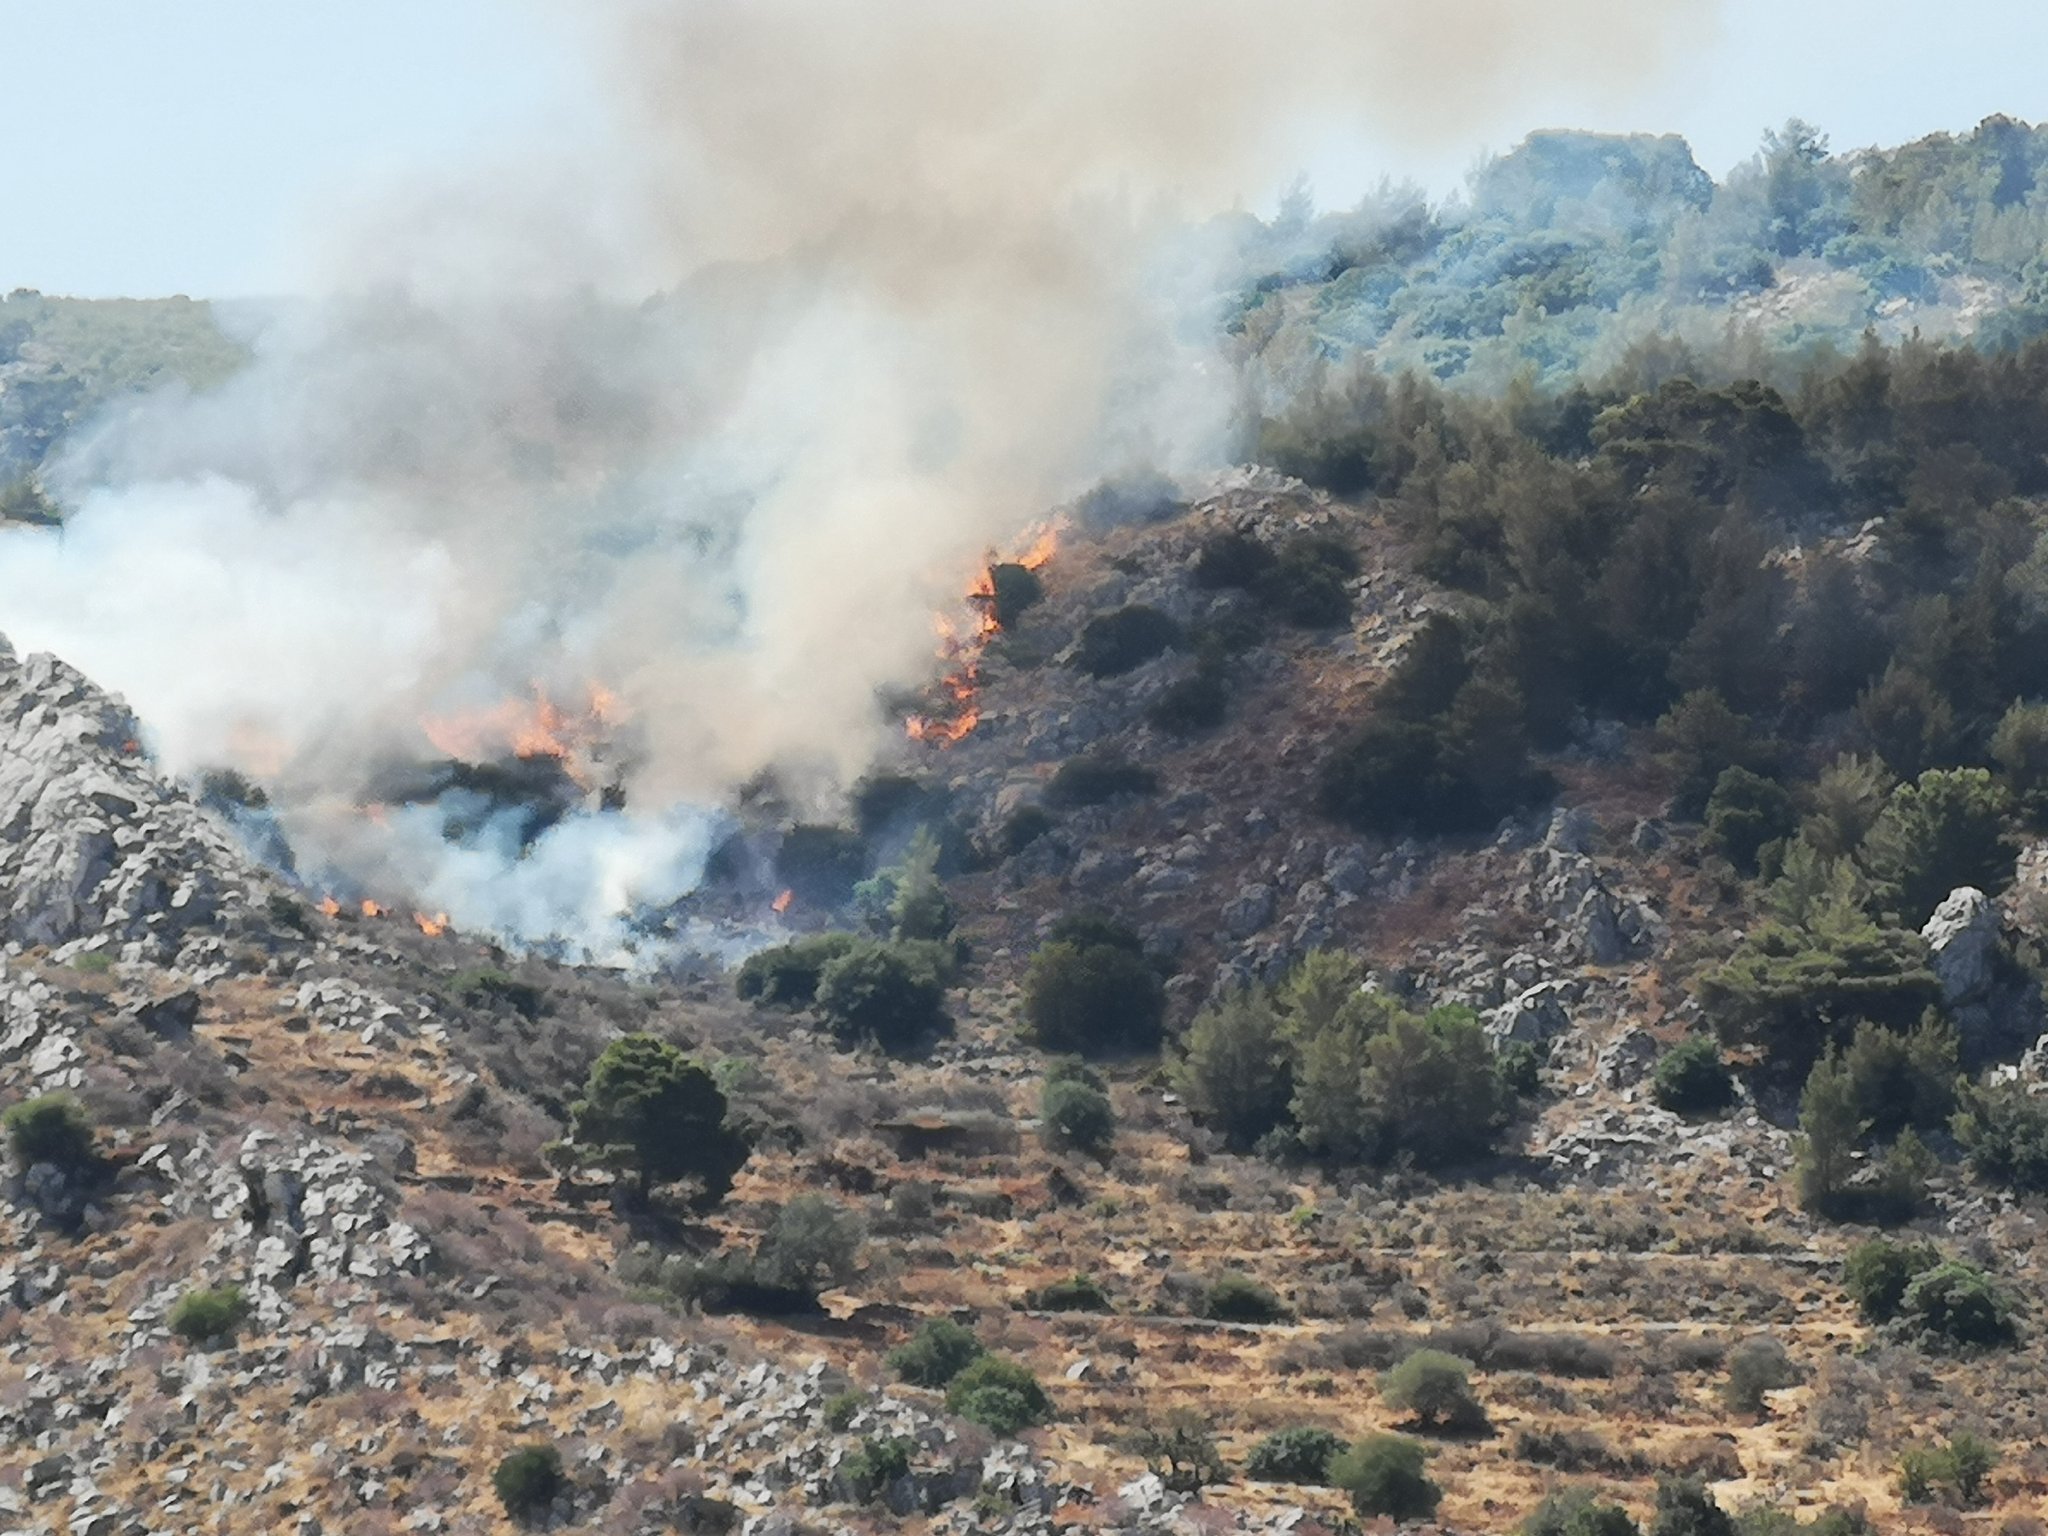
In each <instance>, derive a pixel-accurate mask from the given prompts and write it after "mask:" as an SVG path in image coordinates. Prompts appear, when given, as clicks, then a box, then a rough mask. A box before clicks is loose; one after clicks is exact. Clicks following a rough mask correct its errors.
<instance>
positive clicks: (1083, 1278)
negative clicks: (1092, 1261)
mask: <svg viewBox="0 0 2048 1536" xmlns="http://www.w3.org/2000/svg"><path fill="white" fill-rule="evenodd" d="M1030 1300H1031V1305H1032V1306H1034V1307H1036V1308H1037V1309H1038V1310H1039V1311H1041V1312H1111V1311H1114V1310H1115V1309H1114V1308H1113V1307H1111V1306H1110V1304H1109V1293H1108V1292H1107V1291H1105V1290H1103V1288H1102V1287H1101V1286H1100V1285H1099V1284H1097V1283H1096V1281H1095V1279H1094V1278H1093V1277H1092V1276H1089V1275H1070V1276H1069V1277H1068V1278H1066V1279H1065V1280H1055V1281H1053V1282H1052V1284H1050V1285H1048V1286H1045V1287H1043V1288H1042V1289H1040V1290H1038V1291H1035V1292H1034V1293H1032V1296H1031V1298H1030Z"/></svg>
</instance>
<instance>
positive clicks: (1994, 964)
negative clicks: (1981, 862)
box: [1920, 886, 2043, 1065]
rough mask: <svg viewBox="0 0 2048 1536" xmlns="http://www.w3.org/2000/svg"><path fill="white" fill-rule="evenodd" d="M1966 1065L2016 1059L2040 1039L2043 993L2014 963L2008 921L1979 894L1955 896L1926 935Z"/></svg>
mask: <svg viewBox="0 0 2048 1536" xmlns="http://www.w3.org/2000/svg"><path fill="white" fill-rule="evenodd" d="M1920 937H1921V938H1922V939H1924V940H1925V941H1926V942H1927V950H1928V956H1929V964H1930V965H1931V966H1932V968H1933V970H1934V974H1935V975H1936V976H1937V977H1939V978H1940V980H1941V997H1942V1002H1943V1004H1944V1005H1945V1006H1946V1007H1947V1009H1948V1013H1949V1017H1950V1018H1951V1019H1953V1020H1954V1021H1955V1026H1956V1034H1957V1037H1958V1039H1959V1040H1960V1042H1961V1045H1962V1050H1963V1059H1964V1061H1965V1063H1966V1064H1970V1065H1982V1064H1983V1063H1985V1062H1987V1061H1997V1060H2003V1059H2007V1058H2010V1057H2011V1056H2013V1055H2014V1054H2015V1053H2017V1052H2019V1051H2021V1050H2023V1049H2025V1048H2026V1046H2027V1045H2028V1044H2029V1043H2030V1042H2032V1041H2034V1040H2036V1039H2037V1038H2039V1036H2040V1034H2041V1031H2042V1027H2043V1019H2042V1010H2041V992H2040V988H2039V987H2038V986H2037V985H2035V983H2034V982H2033V980H2032V978H2030V977H2029V976H2028V975H2027V974H2026V972H2025V971H2023V970H2022V969H2021V968H2020V966H2019V964H2018V963H2017V962H2016V961H2015V960H2014V958H2013V955H2012V951H2011V949H2010V947H2009V946H2008V944H2007V942H2006V935H2005V916H2004V914H2003V912H2002V911H2001V910H2000V908H1999V906H1998V904H1997V903H1996V902H1994V901H1993V900H1992V899H1991V898H1990V897H1989V896H1986V895H1985V894H1984V893H1983V892H1982V891H1980V890H1978V889H1977V888H1976V887H1974V886H1963V887H1960V888H1959V889H1957V890H1954V891H1951V892H1949V894H1948V896H1947V898H1946V899H1945V900H1944V901H1943V902H1942V904H1941V905H1940V906H1938V907H1936V908H1935V909H1934V915H1933V916H1932V917H1930V918H1928V919H1927V923H1926V926H1925V927H1923V928H1922V929H1921V930H1920Z"/></svg>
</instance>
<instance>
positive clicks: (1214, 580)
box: [1192, 528, 1275, 592]
mask: <svg viewBox="0 0 2048 1536" xmlns="http://www.w3.org/2000/svg"><path fill="white" fill-rule="evenodd" d="M1274 562H1275V556H1274V554H1273V551H1272V550H1270V549H1268V548H1267V547H1266V546H1265V545H1264V544H1262V543H1261V542H1259V540H1257V539H1255V538H1253V537H1252V536H1251V535H1250V534H1248V533H1240V532H1238V531H1237V530H1236V529H1234V528H1232V529H1224V530H1222V531H1220V532H1217V533H1212V534H1210V535H1209V536H1208V537H1207V538H1205V539H1203V540H1202V543H1201V547H1200V548H1199V549H1198V550H1197V551H1196V552H1195V564H1194V570H1193V573H1192V574H1193V576H1194V582H1195V585H1196V586H1198V587H1200V588H1202V589H1203V590H1204V591H1208V592H1215V591H1220V590H1222V589H1225V588H1232V587H1234V588H1237V589H1238V590H1240V591H1245V590H1249V589H1250V588H1252V587H1254V586H1256V585H1257V584H1258V582H1259V580H1260V578H1261V577H1263V576H1264V575H1265V574H1266V573H1267V572H1268V571H1270V570H1272V568H1273V565H1274Z"/></svg>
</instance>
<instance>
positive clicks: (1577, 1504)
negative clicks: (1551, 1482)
mask: <svg viewBox="0 0 2048 1536" xmlns="http://www.w3.org/2000/svg"><path fill="white" fill-rule="evenodd" d="M1522 1536H1637V1527H1636V1523H1635V1521H1634V1520H1633V1519H1632V1518H1631V1517H1630V1515H1629V1512H1628V1511H1627V1510H1625V1509H1623V1508H1622V1507H1621V1506H1620V1505H1619V1504H1603V1503H1601V1502H1600V1498H1599V1496H1598V1494H1596V1493H1595V1492H1594V1491H1593V1490H1592V1489H1591V1488H1561V1489H1559V1490H1558V1491H1557V1492H1556V1493H1553V1494H1551V1495H1550V1496H1549V1497H1548V1498H1546V1499H1545V1500H1544V1501H1543V1502H1542V1503H1541V1504H1539V1505H1537V1506H1536V1509H1535V1511H1534V1512H1533V1513H1532V1514H1531V1515H1530V1516H1529V1518H1528V1519H1526V1520H1524V1521H1523V1522H1522Z"/></svg>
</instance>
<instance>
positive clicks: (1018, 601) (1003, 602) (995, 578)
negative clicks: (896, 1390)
mask: <svg viewBox="0 0 2048 1536" xmlns="http://www.w3.org/2000/svg"><path fill="white" fill-rule="evenodd" d="M988 583H989V590H990V592H991V593H992V594H993V595H992V596H991V598H990V599H989V601H990V604H991V612H993V613H994V615H995V620H996V623H998V624H999V625H1001V626H1002V627H1003V628H1004V629H1012V628H1014V627H1015V626H1016V623H1017V621H1018V620H1019V619H1021V618H1023V617H1024V615H1025V613H1026V612H1027V611H1028V610H1030V609H1032V608H1035V607H1037V606H1038V603H1039V602H1040V600H1041V599H1043V598H1044V596H1045V583H1044V582H1042V581H1040V580H1039V578H1038V572H1036V571H1034V570H1032V569H1031V567H1030V566H1028V565H1018V564H1016V563H1015V562H1014V561H1008V560H1005V561H1003V562H1001V563H1000V564H997V565H992V566H990V567H989V568H988Z"/></svg>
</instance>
